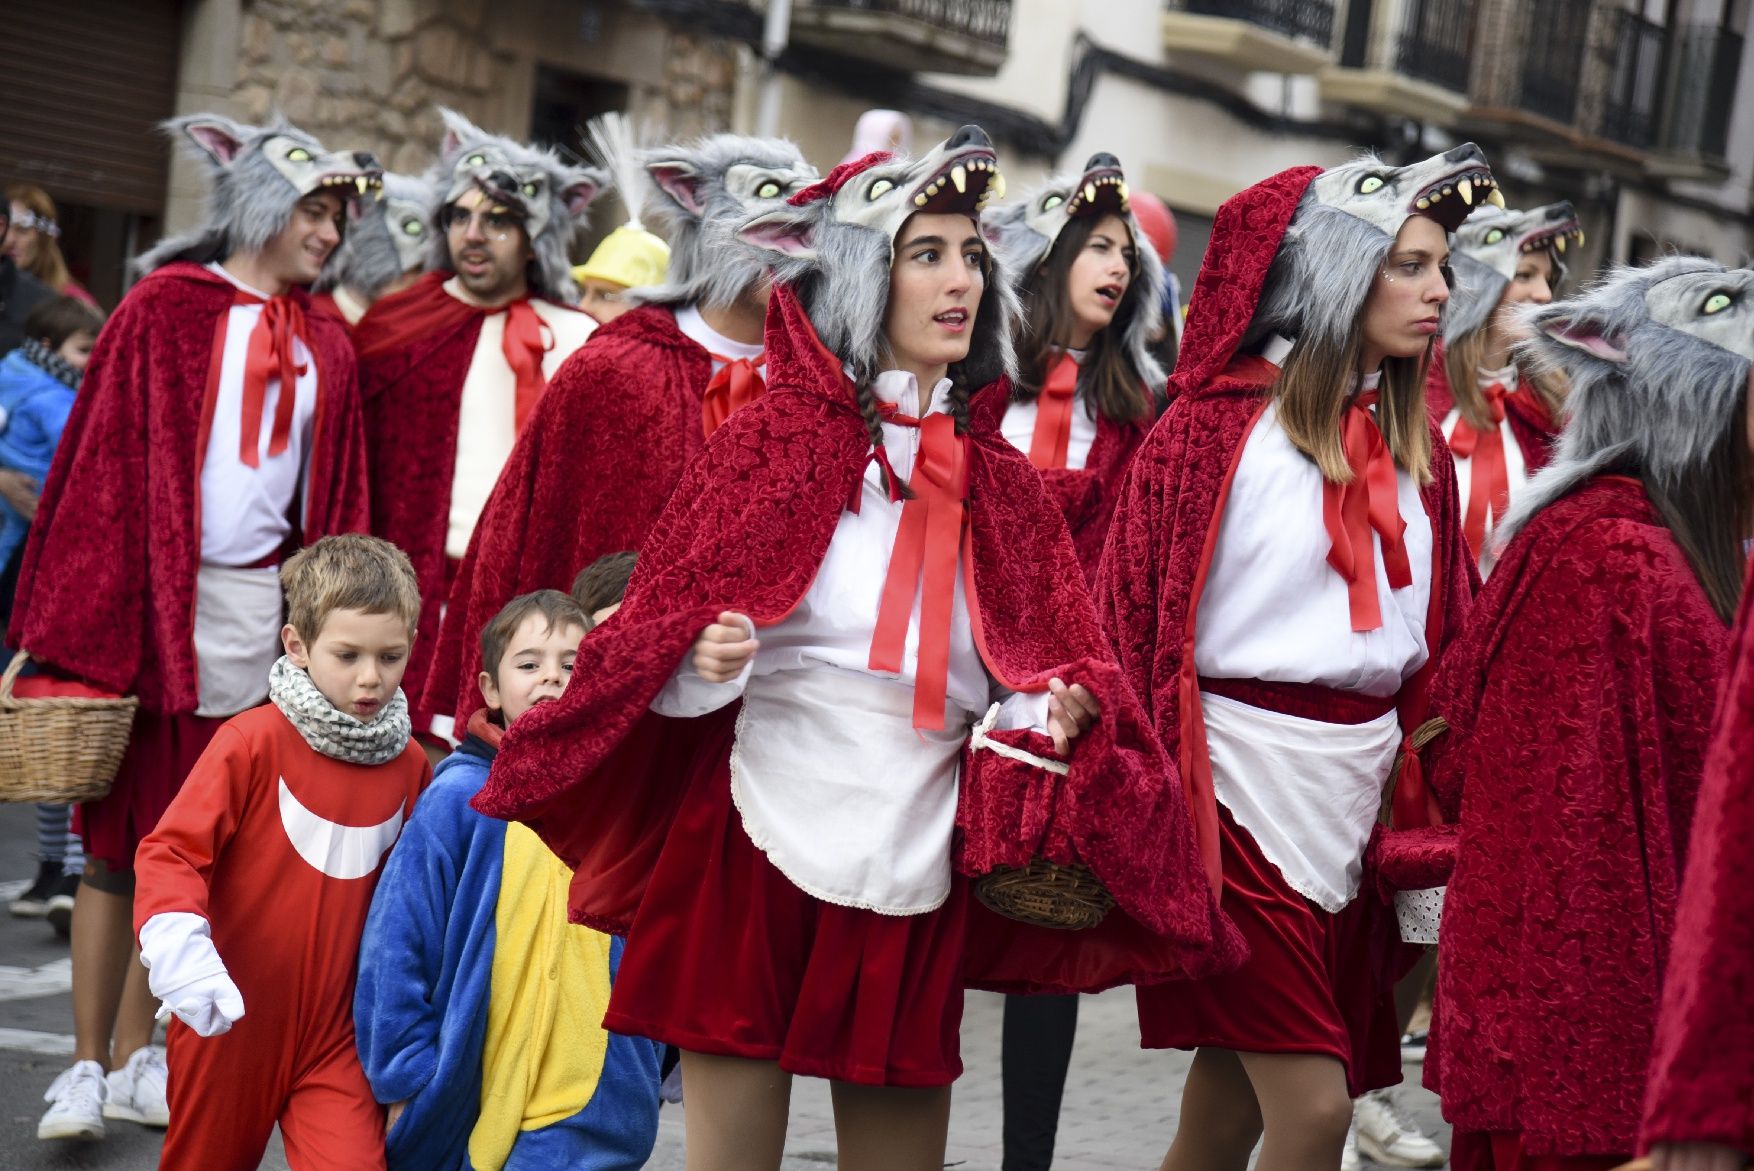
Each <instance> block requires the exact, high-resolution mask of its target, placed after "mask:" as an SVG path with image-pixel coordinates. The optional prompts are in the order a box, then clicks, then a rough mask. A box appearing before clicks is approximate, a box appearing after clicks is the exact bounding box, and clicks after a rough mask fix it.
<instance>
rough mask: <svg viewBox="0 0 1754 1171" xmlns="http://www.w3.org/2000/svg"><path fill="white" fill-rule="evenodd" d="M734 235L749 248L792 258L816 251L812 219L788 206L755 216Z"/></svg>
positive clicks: (812, 253)
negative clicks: (784, 208) (785, 208)
mask: <svg viewBox="0 0 1754 1171" xmlns="http://www.w3.org/2000/svg"><path fill="white" fill-rule="evenodd" d="M737 238H738V239H739V240H741V241H743V243H745V244H747V245H749V246H750V247H751V248H758V249H760V250H761V251H763V252H775V253H778V254H779V255H781V256H785V257H790V258H793V259H799V260H807V259H809V258H811V257H813V256H815V255H816V224H815V221H814V220H812V219H809V218H806V217H803V216H800V215H798V213H797V212H795V211H792V210H790V209H787V210H785V211H770V212H766V213H764V214H762V215H758V216H756V217H755V218H754V219H752V220H750V221H749V222H748V223H746V224H744V225H743V226H742V227H740V228H738V229H737Z"/></svg>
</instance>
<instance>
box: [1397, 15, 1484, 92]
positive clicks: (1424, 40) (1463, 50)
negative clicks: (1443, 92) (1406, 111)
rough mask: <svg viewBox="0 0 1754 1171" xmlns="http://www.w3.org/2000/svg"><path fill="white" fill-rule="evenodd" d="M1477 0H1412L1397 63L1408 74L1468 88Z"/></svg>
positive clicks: (1453, 87)
mask: <svg viewBox="0 0 1754 1171" xmlns="http://www.w3.org/2000/svg"><path fill="white" fill-rule="evenodd" d="M1473 35H1474V0H1412V2H1411V3H1409V4H1408V5H1407V11H1406V25H1405V27H1403V28H1402V30H1401V40H1400V49H1399V51H1398V52H1397V53H1396V54H1395V66H1396V68H1398V69H1399V70H1400V71H1401V72H1402V73H1405V74H1406V75H1407V76H1408V77H1415V78H1418V79H1419V80H1420V81H1429V82H1431V83H1432V84H1433V85H1440V86H1442V87H1443V88H1444V89H1448V90H1454V91H1455V92H1457V93H1467V92H1468V68H1469V64H1470V62H1469V49H1470V48H1471V47H1472V42H1473Z"/></svg>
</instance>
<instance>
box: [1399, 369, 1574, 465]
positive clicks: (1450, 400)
mask: <svg viewBox="0 0 1754 1171" xmlns="http://www.w3.org/2000/svg"><path fill="white" fill-rule="evenodd" d="M1425 406H1426V409H1427V410H1428V411H1430V413H1431V419H1432V421H1433V422H1434V423H1436V424H1437V425H1438V426H1439V427H1442V426H1443V421H1444V419H1445V418H1446V417H1447V416H1448V415H1449V413H1450V412H1451V411H1452V410H1454V409H1455V406H1456V395H1455V391H1453V390H1451V389H1450V384H1449V371H1448V370H1446V369H1445V368H1444V365H1443V343H1442V342H1438V343H1437V346H1436V348H1435V349H1434V350H1433V351H1432V354H1431V366H1430V368H1428V369H1427V370H1426V372H1425ZM1504 417H1505V419H1506V421H1508V422H1509V423H1510V433H1511V434H1512V435H1513V436H1515V437H1516V445H1517V447H1518V449H1519V450H1521V451H1522V453H1523V467H1525V468H1526V469H1528V474H1529V475H1531V476H1532V475H1534V474H1535V473H1536V472H1538V471H1540V470H1541V469H1542V468H1544V467H1546V466H1547V465H1548V464H1549V463H1551V462H1552V461H1553V444H1554V442H1555V441H1557V440H1558V438H1559V424H1558V423H1556V422H1554V420H1553V416H1551V415H1549V414H1548V413H1547V408H1546V407H1545V406H1543V405H1542V404H1541V400H1540V398H1539V397H1538V396H1537V395H1536V393H1535V388H1534V387H1533V386H1532V385H1530V384H1529V380H1528V379H1526V378H1523V377H1522V376H1521V374H1520V372H1519V374H1518V382H1517V391H1516V393H1515V394H1513V395H1511V396H1510V397H1508V398H1506V399H1505V400H1504Z"/></svg>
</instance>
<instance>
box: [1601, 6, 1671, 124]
mask: <svg viewBox="0 0 1754 1171" xmlns="http://www.w3.org/2000/svg"><path fill="white" fill-rule="evenodd" d="M1616 16H1617V18H1618V19H1619V22H1620V27H1619V29H1618V30H1616V32H1615V36H1614V72H1613V76H1612V78H1611V79H1610V84H1609V88H1608V100H1607V104H1606V105H1605V106H1604V107H1603V110H1602V133H1603V135H1605V136H1606V137H1608V138H1611V139H1613V140H1614V141H1615V142H1619V143H1623V144H1625V145H1626V146H1632V147H1637V148H1638V149H1640V150H1644V149H1646V148H1648V147H1649V146H1650V145H1651V144H1652V143H1653V142H1654V141H1655V140H1656V133H1657V100H1658V97H1659V93H1660V89H1661V82H1662V77H1663V45H1664V40H1665V31H1666V30H1664V28H1663V27H1662V26H1661V25H1659V24H1656V23H1654V22H1653V21H1649V20H1646V19H1644V17H1642V16H1639V15H1637V14H1636V13H1632V12H1625V11H1621V12H1618V13H1616Z"/></svg>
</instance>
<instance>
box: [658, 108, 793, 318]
mask: <svg viewBox="0 0 1754 1171" xmlns="http://www.w3.org/2000/svg"><path fill="white" fill-rule="evenodd" d="M640 162H641V163H642V165H643V166H644V168H645V171H646V174H647V175H648V176H649V177H650V179H651V183H652V193H651V201H650V203H649V205H648V209H647V213H648V215H649V216H650V217H651V218H652V220H653V221H654V223H656V224H658V225H659V226H660V227H661V228H662V229H663V231H664V233H665V234H666V235H667V236H668V237H669V239H670V267H669V272H668V274H667V275H666V277H665V284H664V285H663V286H662V287H661V288H656V289H646V290H642V291H641V292H639V293H638V294H636V299H638V300H641V301H644V302H646V303H648V304H660V305H694V304H700V305H705V306H706V307H708V308H710V309H725V308H729V307H730V306H731V305H733V304H735V303H736V301H737V299H738V298H739V297H741V296H742V295H743V294H744V292H745V291H746V290H748V289H749V288H751V287H752V286H754V285H755V284H756V283H757V282H758V281H761V280H765V279H766V277H767V264H768V257H767V255H766V254H765V253H764V252H763V251H762V250H761V249H758V248H754V247H751V246H750V245H749V244H747V243H745V242H744V241H743V240H741V239H739V238H738V237H737V234H736V233H737V228H738V226H739V225H741V224H742V223H743V222H744V221H745V220H748V219H749V218H750V217H751V216H756V215H760V214H762V213H764V212H768V211H774V210H777V209H779V208H782V207H784V206H785V203H786V200H788V199H790V198H791V197H792V196H793V195H794V194H796V193H797V192H799V191H800V190H802V189H803V188H804V187H805V186H807V185H808V184H811V183H814V182H815V181H816V180H817V179H818V178H820V177H821V176H819V175H818V174H817V172H816V168H815V167H812V166H811V165H810V164H809V163H807V162H805V161H804V156H803V155H802V154H800V153H799V151H798V148H797V147H796V146H793V145H792V144H791V143H789V142H786V141H784V140H783V139H776V138H747V137H744V136H743V135H739V134H714V135H709V136H708V137H706V138H700V139H696V140H694V141H692V142H687V143H677V144H672V145H669V146H661V147H656V148H654V149H651V150H647V151H643V152H641V154H640Z"/></svg>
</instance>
